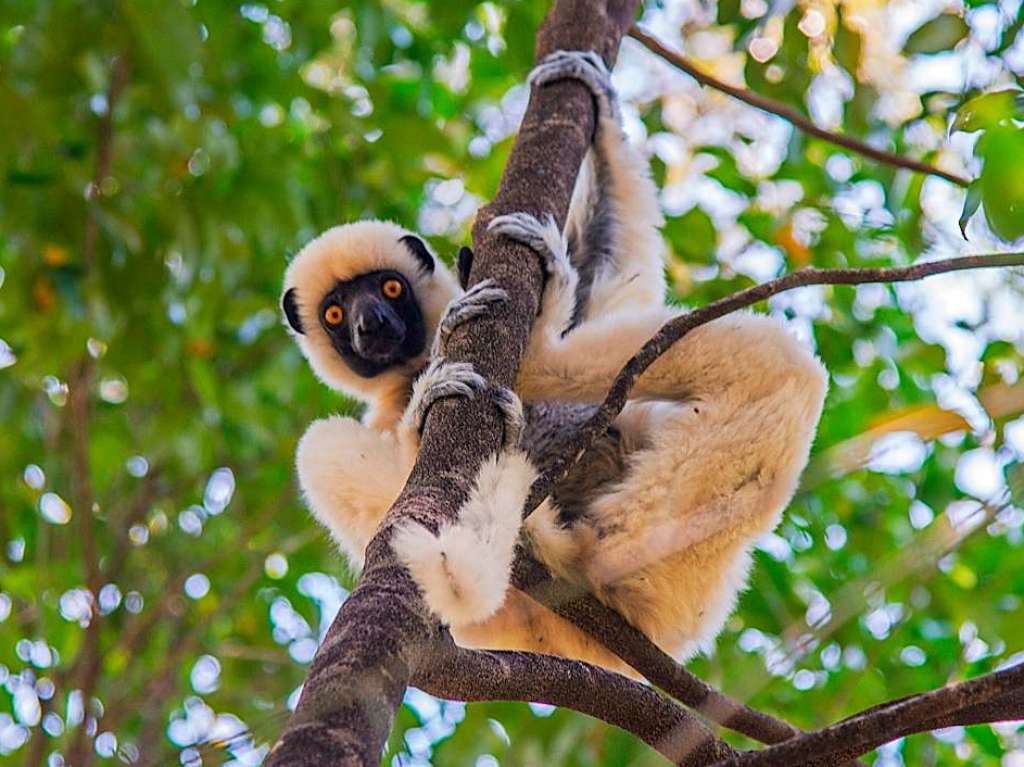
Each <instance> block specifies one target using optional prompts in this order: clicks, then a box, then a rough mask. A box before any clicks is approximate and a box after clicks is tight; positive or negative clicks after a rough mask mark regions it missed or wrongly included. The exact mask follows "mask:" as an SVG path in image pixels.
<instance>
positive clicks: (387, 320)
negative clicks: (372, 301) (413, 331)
mask: <svg viewBox="0 0 1024 767" xmlns="http://www.w3.org/2000/svg"><path fill="white" fill-rule="evenodd" d="M399 331H400V328H399V327H398V325H397V323H396V322H395V320H394V319H393V318H392V317H391V316H390V315H389V314H388V312H387V311H386V310H385V309H384V307H382V306H377V305H370V306H367V307H366V308H365V309H364V310H363V311H362V312H360V314H359V319H358V320H357V321H356V332H357V333H359V334H361V335H365V336H378V337H388V338H391V337H397V336H398V335H399Z"/></svg>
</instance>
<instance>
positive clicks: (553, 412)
mask: <svg viewBox="0 0 1024 767" xmlns="http://www.w3.org/2000/svg"><path fill="white" fill-rule="evenodd" d="M563 78H576V79H578V80H580V81H582V82H583V83H584V84H585V85H586V86H587V87H588V88H589V89H590V91H591V93H592V94H593V96H594V100H595V103H596V105H597V109H598V122H597V129H596V132H595V138H594V143H593V146H592V147H591V150H590V152H589V153H588V155H587V157H586V159H585V160H584V164H583V167H582V168H581V171H580V175H579V177H578V179H577V183H576V187H575V189H574V192H573V198H572V204H571V207H570V211H569V215H568V219H567V223H566V226H565V231H564V232H562V231H559V230H558V228H557V226H556V225H555V224H554V222H553V220H552V219H550V218H548V220H546V221H543V222H541V221H538V220H537V219H535V218H534V217H532V216H530V215H528V214H523V213H519V214H512V215H508V216H500V217H498V218H496V219H494V220H493V221H492V222H491V225H490V228H491V231H493V232H496V233H498V234H500V235H504V236H507V237H511V238H513V239H515V240H517V241H519V242H522V243H524V244H526V245H528V246H529V247H531V248H532V249H533V250H534V251H535V252H536V253H537V254H538V255H539V256H540V258H541V259H542V262H543V264H544V266H545V269H546V274H547V280H546V288H545V291H544V294H543V297H542V302H541V311H540V314H539V316H538V318H537V320H536V322H535V325H534V328H533V331H532V333H531V336H530V341H529V344H528V347H527V350H526V352H525V355H524V358H523V361H522V365H521V368H520V371H519V375H518V380H517V383H516V391H517V392H518V396H519V397H521V398H522V400H523V402H525V403H526V404H525V407H521V406H520V403H519V399H518V398H517V397H516V396H515V395H514V394H512V393H511V392H508V391H506V390H503V389H500V388H496V387H489V386H488V385H487V383H486V382H485V381H484V380H483V379H482V378H481V377H480V376H479V375H478V374H477V373H476V372H475V371H474V370H473V368H472V367H471V366H470V365H468V364H466V363H452V362H447V361H446V360H445V359H444V348H445V343H446V341H447V338H448V335H449V334H450V333H451V331H452V330H453V329H454V328H455V327H456V326H458V325H459V324H460V323H461V322H463V321H465V320H466V319H468V318H471V317H473V316H477V315H479V314H481V313H484V312H487V311H489V310H490V309H491V308H492V307H493V306H494V305H495V304H496V303H498V302H501V301H503V300H505V298H506V296H505V294H504V293H503V291H501V290H500V289H498V288H497V287H496V286H495V285H493V284H491V283H490V282H484V283H478V284H477V285H475V286H473V287H472V288H470V289H469V290H464V288H465V284H466V282H467V280H468V271H469V265H470V263H471V259H472V254H471V252H470V251H468V250H466V249H464V250H463V252H462V253H461V254H460V258H459V270H458V271H459V273H460V276H461V277H462V286H461V287H460V285H459V283H458V282H457V281H456V278H455V276H454V275H452V274H451V273H450V272H449V271H448V270H447V269H446V268H445V267H444V265H443V264H441V263H439V262H438V261H437V259H436V258H435V257H434V256H433V254H432V253H431V252H430V250H429V249H428V248H427V246H426V245H425V244H424V242H423V240H421V239H420V238H419V237H417V236H416V235H415V234H413V233H411V232H408V231H407V230H405V229H402V228H401V227H399V226H397V225H395V224H392V223H388V222H381V221H361V222H356V223H352V224H346V225H344V226H339V227H336V228H333V229H330V230H328V231H327V232H325V233H324V234H322V235H320V236H319V237H317V238H316V239H315V240H313V241H312V242H310V243H309V244H308V245H306V247H305V248H304V249H303V250H302V251H301V252H300V253H299V254H298V255H297V256H296V257H295V259H294V260H293V261H292V263H291V264H290V265H289V267H288V270H287V273H286V275H285V286H284V287H285V290H284V295H283V299H282V305H283V308H284V312H285V315H286V317H287V321H288V324H289V325H290V326H291V328H292V330H293V332H294V334H295V338H296V339H297V341H298V343H299V346H300V347H301V349H302V351H303V353H304V354H305V356H306V357H307V359H308V360H309V362H310V363H311V365H312V367H313V369H314V370H315V371H316V373H317V375H318V376H319V377H320V378H321V379H322V380H323V381H324V382H325V383H326V384H328V385H329V386H331V387H334V388H336V389H339V390H341V391H344V392H346V393H348V394H351V395H354V396H356V397H358V398H360V399H362V400H364V401H366V402H367V403H368V405H369V409H368V411H367V413H366V416H365V418H364V422H363V423H360V422H358V421H356V420H354V419H351V418H343V417H340V416H334V417H331V418H327V419H323V420H319V421H316V422H314V423H313V424H312V425H311V426H310V427H309V429H308V431H307V432H306V434H305V435H304V436H303V438H302V440H301V442H300V444H299V448H298V455H297V464H298V474H299V481H300V484H301V487H302V491H303V493H304V495H305V498H306V500H307V502H308V504H309V505H310V507H311V508H312V510H313V512H314V514H315V515H316V516H317V518H318V519H319V520H320V521H321V522H322V523H323V524H324V525H325V526H326V527H327V528H328V529H329V530H330V531H331V533H332V535H333V536H334V538H335V539H336V541H337V542H338V543H339V545H340V547H341V549H342V551H343V552H344V553H345V555H346V556H347V557H348V559H349V561H350V562H351V563H352V564H353V565H354V566H356V567H359V566H361V564H362V556H363V550H364V548H365V546H366V544H367V543H368V541H369V539H370V538H371V537H372V536H373V534H374V532H375V531H376V529H377V526H378V523H379V522H380V521H381V519H382V518H383V516H384V514H385V512H386V511H387V510H388V508H389V507H390V506H391V504H392V503H393V502H394V500H395V499H396V498H397V496H398V495H399V493H400V491H401V490H402V487H403V485H404V484H405V481H406V479H407V477H408V475H409V472H410V470H411V468H412V464H413V462H414V460H415V456H416V450H417V446H418V439H419V430H420V428H421V426H422V421H423V418H424V416H425V413H426V411H427V409H428V408H429V406H430V404H431V403H432V402H434V401H436V400H437V399H438V398H440V397H448V396H482V395H484V394H487V395H489V396H491V397H492V398H493V399H494V401H495V403H496V405H497V406H498V407H499V409H500V412H501V413H502V414H503V416H504V419H505V420H504V422H505V425H506V428H505V434H506V439H505V446H504V448H503V449H502V450H501V451H500V452H499V453H498V454H497V455H496V456H493V457H492V458H490V459H489V460H488V461H485V463H484V465H483V467H482V468H481V469H480V473H479V475H478V476H477V478H476V485H475V489H474V490H473V492H472V493H471V496H470V498H469V500H468V501H467V503H466V505H465V506H464V507H463V508H462V509H461V510H460V514H459V519H458V521H456V522H453V523H452V524H450V525H448V526H446V527H444V528H443V529H442V530H441V531H440V534H439V535H438V536H435V535H434V534H433V533H431V532H429V531H427V530H426V529H424V528H422V527H419V526H418V525H415V524H411V523H408V524H407V525H406V526H405V527H403V528H401V529H399V530H397V531H396V532H395V533H394V534H393V536H392V541H391V543H392V546H393V548H394V549H395V551H396V553H397V554H398V556H399V557H400V559H402V561H403V562H405V564H406V565H407V566H408V567H409V569H410V571H411V572H412V574H413V576H414V578H415V579H416V581H417V583H418V584H419V586H420V588H421V590H422V591H423V593H424V597H425V599H426V601H427V604H428V605H429V606H430V607H431V609H432V610H434V612H435V613H437V614H438V616H439V617H440V618H441V619H442V620H443V621H444V622H445V623H448V624H450V626H451V629H452V632H453V635H454V637H455V639H456V641H458V642H459V643H461V644H464V645H466V646H473V647H487V648H504V649H521V650H530V651H537V652H546V653H553V654H558V655H562V656H565V657H569V658H578V659H583V660H589V661H592V662H596V663H600V664H602V665H605V666H609V667H615V668H621V667H622V664H621V662H620V661H618V660H617V659H615V658H614V657H613V656H612V655H610V654H609V653H608V652H607V651H606V650H604V649H603V648H602V647H601V646H600V645H598V644H597V643H596V642H594V641H593V640H591V639H590V638H588V637H586V636H585V635H584V634H582V632H580V631H579V630H578V629H576V628H575V627H574V626H572V625H570V624H569V623H567V622H565V621H564V620H562V619H561V618H559V617H557V616H556V615H554V614H553V613H551V612H549V611H548V610H546V609H545V608H544V607H542V606H540V605H539V604H537V603H536V602H534V601H533V600H531V599H530V598H529V597H528V596H526V595H524V594H522V593H520V592H518V591H516V590H515V589H512V588H509V587H508V583H509V570H510V566H511V562H512V556H513V550H514V546H515V544H516V542H517V540H522V541H524V542H525V543H526V544H527V545H528V546H529V547H530V549H531V550H532V551H533V553H534V554H535V555H536V556H537V557H538V558H540V559H541V560H542V561H543V562H544V563H545V564H546V565H547V566H548V567H549V568H550V569H551V570H552V571H553V572H554V573H556V574H557V575H558V576H560V577H562V578H565V579H567V580H569V581H571V582H573V583H575V584H578V585H579V586H581V587H582V588H584V589H586V590H588V591H590V592H592V593H593V594H594V595H596V596H597V598H598V599H600V600H601V601H603V602H605V603H606V604H608V605H609V606H611V607H613V608H615V609H616V610H618V611H619V612H620V613H621V614H622V615H623V616H624V617H625V618H626V619H627V620H629V621H630V622H631V623H632V624H634V625H635V626H636V627H637V628H639V629H640V630H642V631H643V632H644V633H645V634H647V635H648V636H649V637H650V638H651V639H652V640H654V641H655V642H656V643H657V644H658V645H659V646H660V647H662V648H663V649H664V650H666V651H667V652H670V653H672V654H674V655H675V656H676V657H678V658H680V659H685V658H687V657H689V656H691V655H692V654H693V653H694V652H695V651H697V649H699V648H701V647H706V646H708V645H710V643H711V642H712V640H713V639H714V638H715V636H716V635H717V634H718V633H719V631H720V630H721V627H722V625H723V624H724V622H725V620H726V618H727V617H728V615H729V613H730V612H731V611H732V609H733V606H734V604H735V601H736V596H737V594H738V593H739V592H740V590H741V589H742V588H743V586H744V584H745V583H746V579H747V571H748V568H749V562H750V549H751V548H752V546H753V544H754V543H755V541H756V540H757V539H758V538H759V537H760V536H762V535H763V534H765V533H766V532H768V531H770V530H771V529H773V528H774V527H775V525H776V524H777V523H778V521H779V518H780V516H781V513H782V510H783V509H784V508H785V506H786V504H787V503H788V502H789V500H790V498H791V497H792V495H793V492H794V490H795V488H796V483H797V479H798V477H799V474H800V472H801V471H802V469H803V467H804V465H805V464H806V461H807V456H808V451H809V449H810V444H811V442H812V440H813V436H814V431H815V426H816V424H817V421H818V418H819V416H820V414H821V408H822V403H823V400H824V396H825V391H826V386H827V377H826V374H825V372H824V370H823V368H822V366H821V364H820V363H819V362H818V361H817V359H816V358H815V357H814V355H813V354H812V353H810V352H809V351H808V350H806V349H805V348H804V347H802V346H801V345H800V344H799V343H798V342H797V341H796V340H795V339H793V338H792V337H791V336H790V335H789V334H788V333H787V332H786V330H785V329H784V327H783V326H782V324H781V323H780V322H779V321H778V320H776V319H773V318H770V317H767V316H763V315H757V314H752V313H736V314H733V315H729V316H727V317H724V318H722V319H719V320H716V321H714V322H711V323H708V324H706V325H703V326H701V327H698V328H697V329H695V330H693V331H692V332H691V333H689V334H688V335H687V336H685V337H684V338H683V339H682V340H681V341H679V342H678V343H676V344H675V345H674V346H673V347H672V348H671V349H669V350H668V351H667V352H666V353H665V354H663V355H662V356H661V357H660V358H659V359H658V360H657V361H656V362H655V363H654V364H653V365H652V366H651V367H650V368H649V369H648V370H647V371H646V372H645V373H644V374H643V375H642V376H641V377H640V378H639V380H638V381H637V383H636V385H635V386H634V388H633V390H632V392H631V393H630V399H629V402H628V403H627V404H626V406H625V408H624V409H623V411H622V413H621V414H620V415H619V416H618V418H617V419H616V420H615V422H614V425H613V427H612V428H610V429H609V430H608V432H607V433H606V434H605V435H604V437H603V439H602V440H600V442H599V444H598V445H597V446H596V448H595V449H594V450H593V451H591V452H590V453H588V454H587V455H586V457H585V459H584V461H583V463H582V464H578V465H577V466H576V467H575V468H574V469H573V470H572V471H571V472H570V474H569V476H568V477H566V478H565V479H564V480H563V481H562V482H561V483H559V484H558V486H557V487H556V488H555V490H554V492H553V493H552V495H551V497H550V498H549V499H548V500H546V501H545V502H544V503H543V504H542V505H541V506H540V507H539V508H538V509H537V510H536V511H535V512H534V513H533V514H532V515H531V516H530V517H529V518H528V519H527V521H526V523H525V524H523V525H522V529H520V527H521V521H520V520H521V511H522V507H523V503H524V501H525V498H526V496H527V494H528V492H529V487H530V485H531V483H532V481H533V480H534V478H535V476H536V471H535V469H534V465H535V464H537V463H538V462H541V461H542V460H543V455H544V453H545V452H546V451H547V452H550V451H552V450H554V449H557V447H558V443H559V441H560V439H563V438H564V433H565V430H566V429H567V428H569V427H571V426H573V425H575V424H578V423H579V422H580V421H581V420H582V419H583V418H585V417H586V416H587V415H588V414H589V413H590V412H592V411H593V409H594V407H595V406H596V405H597V404H598V403H600V402H601V401H602V400H603V399H604V396H605V394H606V393H607V391H608V388H609V386H610V385H611V382H612V380H613V379H614V377H615V375H616V374H617V373H618V371H619V370H620V368H621V367H622V366H623V364H625V362H626V361H627V360H628V359H629V358H630V357H632V356H633V355H634V354H635V353H636V352H637V350H638V349H639V348H640V347H641V345H642V344H643V343H644V342H645V341H647V340H648V339H649V338H650V337H651V336H652V335H653V334H654V333H655V332H656V331H657V330H658V329H659V328H660V327H661V326H662V325H663V324H664V323H665V322H666V321H668V320H669V319H671V318H672V317H673V316H675V315H676V314H678V310H675V309H673V308H671V307H669V306H666V305H665V280H664V244H663V242H662V239H661V236H660V234H659V231H658V230H659V227H660V226H661V224H662V217H661V213H660V209H659V205H658V199H657V190H656V188H655V186H654V183H653V181H652V180H651V178H650V174H649V169H648V167H647V164H646V162H645V161H644V160H643V158H642V157H641V156H640V155H639V153H638V152H637V151H636V150H635V149H634V148H632V147H631V146H630V145H629V144H628V142H627V140H626V138H625V135H624V133H623V131H622V128H621V125H620V120H619V115H618V106H617V103H616V99H615V94H614V92H613V90H612V87H611V83H610V77H609V74H608V72H607V70H606V68H605V66H604V63H603V61H602V60H601V59H600V57H599V56H598V55H596V54H594V53H591V52H580V51H559V52H557V53H554V54H552V55H551V56H549V57H548V58H547V59H545V60H544V61H543V62H542V63H541V64H540V65H538V66H537V67H536V68H535V69H534V71H533V72H532V73H531V76H530V83H531V85H532V87H542V86H543V85H544V84H545V83H548V82H551V81H553V80H557V79H563ZM524 412H525V417H524ZM520 434H521V439H520ZM517 444H521V445H522V450H520V448H519V447H517Z"/></svg>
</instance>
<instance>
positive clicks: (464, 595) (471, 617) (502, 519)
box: [391, 282, 536, 624]
mask: <svg viewBox="0 0 1024 767" xmlns="http://www.w3.org/2000/svg"><path fill="white" fill-rule="evenodd" d="M504 300H507V296H506V295H505V293H504V291H502V290H500V289H498V288H496V287H494V285H493V283H492V284H488V283H486V282H485V283H480V284H478V285H476V286H474V288H473V289H471V290H470V291H468V292H467V293H466V294H465V295H464V296H461V297H460V298H458V299H456V300H455V301H453V302H452V303H451V304H450V305H449V307H448V310H447V312H446V315H445V318H444V319H443V320H442V321H441V325H440V328H439V330H438V338H437V340H436V349H437V350H438V351H439V352H442V353H443V350H444V349H445V347H446V345H447V339H448V336H449V335H450V334H451V332H452V331H453V330H454V329H455V328H456V327H457V326H458V325H460V324H461V323H463V322H465V321H467V320H469V319H471V318H472V317H475V316H479V315H480V314H482V313H484V312H486V311H487V310H488V308H489V307H491V306H493V305H494V304H495V303H497V302H499V301H504ZM481 393H486V394H487V395H488V396H489V397H490V398H491V401H492V402H493V403H494V404H495V406H496V407H497V408H498V410H499V412H500V413H501V416H502V421H503V426H504V431H503V446H502V449H501V450H500V451H499V452H498V453H497V454H495V455H493V456H491V457H490V458H488V459H487V460H485V461H484V462H483V464H482V466H481V467H480V470H479V472H478V473H477V476H476V479H475V481H474V485H473V488H472V490H471V491H470V494H469V498H468V499H467V501H466V503H465V504H464V505H463V506H462V507H461V508H460V509H459V513H458V517H457V519H456V520H454V521H452V522H450V523H446V524H444V525H442V526H441V528H440V529H439V530H438V532H437V535H434V533H432V532H431V531H430V530H427V529H426V528H425V527H422V526H421V525H419V524H417V523H414V522H409V523H406V524H404V525H402V526H401V527H399V528H398V529H396V530H395V531H394V533H393V535H392V538H391V546H392V548H393V549H394V551H395V554H396V555H397V556H398V558H399V559H400V560H401V561H402V562H403V563H404V564H405V566H406V567H407V568H408V569H409V572H410V573H411V574H412V576H413V578H414V579H415V580H416V583H417V584H418V585H419V587H420V589H421V591H422V592H423V597H424V600H425V601H426V603H427V605H428V607H430V609H431V610H432V611H433V612H434V613H435V614H437V616H438V617H439V618H441V620H443V621H445V622H446V623H451V624H460V623H471V622H475V621H479V620H483V619H486V618H487V617H488V616H490V615H491V614H493V613H494V612H495V610H497V609H498V608H499V607H500V606H501V603H502V601H503V600H504V598H505V591H506V590H507V588H508V582H509V576H510V573H511V568H512V557H513V554H514V551H515V543H516V539H517V538H518V536H519V527H520V521H521V518H522V511H523V505H524V503H525V502H526V497H527V495H528V494H529V492H530V486H531V485H532V484H533V480H534V478H535V477H536V472H535V471H534V469H533V467H532V466H531V464H530V462H529V460H527V458H526V454H525V453H523V452H522V451H520V450H519V436H520V433H521V432H522V427H523V409H522V403H521V402H520V401H519V398H518V397H517V396H516V395H515V394H514V393H513V392H512V391H510V390H508V389H505V388H502V387H490V386H488V384H487V382H486V381H485V380H484V379H483V377H482V376H480V375H479V374H478V373H476V371H475V370H473V367H472V366H471V365H469V364H468V363H459V362H447V361H446V360H444V358H443V357H439V358H436V359H434V360H433V361H432V362H431V363H430V366H429V367H428V368H427V370H426V371H425V372H424V373H423V375H422V376H421V377H420V378H419V379H418V380H417V381H416V384H415V385H414V387H413V395H412V399H411V400H410V402H409V406H408V408H407V409H406V414H405V416H404V417H403V419H402V426H403V429H404V430H406V431H407V432H413V433H416V434H418V433H419V432H420V431H421V430H422V426H423V421H424V419H425V418H426V414H427V412H428V411H429V409H430V406H431V405H432V404H433V403H434V402H436V401H437V400H438V399H440V398H442V397H448V396H475V395H478V394H481Z"/></svg>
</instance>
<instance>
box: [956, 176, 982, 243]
mask: <svg viewBox="0 0 1024 767" xmlns="http://www.w3.org/2000/svg"><path fill="white" fill-rule="evenodd" d="M979 205H981V185H980V184H979V183H978V181H977V180H975V181H972V182H971V185H970V186H969V187H967V194H966V195H965V196H964V209H963V211H962V212H961V213H960V221H959V224H960V234H962V235H963V237H964V239H965V240H966V239H967V222H968V221H970V220H971V216H973V215H974V214H975V213H976V212H977V210H978V206H979Z"/></svg>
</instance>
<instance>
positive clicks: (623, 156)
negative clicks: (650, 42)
mask: <svg viewBox="0 0 1024 767" xmlns="http://www.w3.org/2000/svg"><path fill="white" fill-rule="evenodd" d="M569 77H571V78H574V79H578V80H580V81H581V82H582V83H583V84H585V85H586V86H587V87H588V88H589V89H590V91H591V93H592V94H593V96H594V101H595V103H596V105H597V111H598V122H597V132H596V135H595V140H594V146H593V147H592V149H591V151H590V152H589V153H588V155H587V157H586V159H585V160H584V163H583V167H582V168H581V169H580V175H579V177H578V179H577V181H576V187H575V189H574V190H573V199H572V204H571V205H570V208H569V216H568V219H567V221H566V228H565V233H566V238H567V240H568V242H569V251H570V253H571V256H572V262H573V264H574V266H575V267H576V268H577V270H578V271H579V273H580V289H579V291H578V300H577V308H576V315H575V318H574V320H575V322H576V323H579V322H585V321H587V320H589V319H593V318H596V317H599V316H602V315H605V314H611V313H615V312H617V311H621V310H622V309H624V308H626V307H630V308H632V309H634V310H635V309H642V308H650V307H655V306H660V305H661V304H662V303H663V301H664V294H665V278H664V252H665V251H664V243H663V241H662V239H661V235H660V234H659V232H658V229H659V227H660V226H661V225H662V223H663V219H662V215H661V210H660V207H659V204H658V190H657V188H656V187H655V185H654V182H653V181H652V180H651V177H650V170H649V167H648V163H647V161H646V160H645V159H644V158H643V157H642V156H641V155H640V153H639V152H638V151H637V150H636V148H635V147H633V146H632V145H630V143H629V141H628V140H627V139H626V136H625V134H624V133H623V130H622V126H621V123H620V114H619V108H618V99H617V96H616V94H615V90H614V88H613V87H612V84H611V76H610V74H609V72H608V70H607V68H606V66H605V64H604V60H603V59H602V58H601V57H600V56H599V55H597V54H596V53H594V52H593V51H556V52H555V53H553V54H551V55H550V56H548V57H547V58H546V59H545V60H544V61H543V62H541V63H540V64H539V65H538V66H537V67H536V68H535V69H534V70H533V72H532V73H531V74H530V78H529V82H530V84H531V85H532V86H536V87H539V86H541V85H544V84H545V83H548V82H551V81H553V80H559V79H564V78H569Z"/></svg>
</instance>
